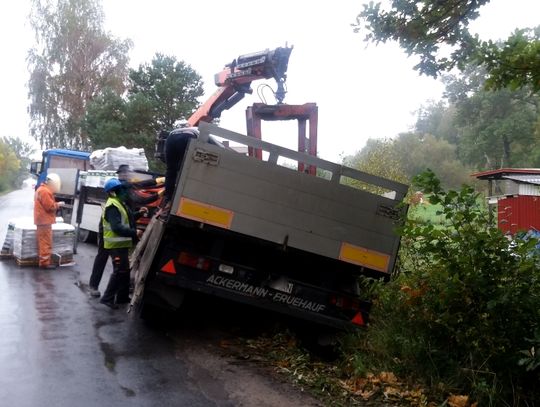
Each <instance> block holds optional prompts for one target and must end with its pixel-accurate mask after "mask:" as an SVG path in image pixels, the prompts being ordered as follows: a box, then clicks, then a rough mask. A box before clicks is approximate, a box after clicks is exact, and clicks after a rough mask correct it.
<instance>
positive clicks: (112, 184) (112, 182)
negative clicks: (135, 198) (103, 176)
mask: <svg viewBox="0 0 540 407" xmlns="http://www.w3.org/2000/svg"><path fill="white" fill-rule="evenodd" d="M121 186H122V182H120V180H119V179H118V178H111V179H109V180H107V182H105V185H104V186H103V189H105V192H107V193H109V192H111V191H114V190H115V189H118V188H119V187H121Z"/></svg>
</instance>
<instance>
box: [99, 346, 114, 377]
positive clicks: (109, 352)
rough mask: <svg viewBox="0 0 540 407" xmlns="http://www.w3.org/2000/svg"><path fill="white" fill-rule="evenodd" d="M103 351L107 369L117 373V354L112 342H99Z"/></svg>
mask: <svg viewBox="0 0 540 407" xmlns="http://www.w3.org/2000/svg"><path fill="white" fill-rule="evenodd" d="M99 347H100V348H101V352H103V357H104V364H105V367H106V368H107V370H108V371H109V372H111V373H115V374H116V370H115V369H116V354H115V352H114V350H113V347H112V345H111V344H109V343H107V342H102V341H100V342H99Z"/></svg>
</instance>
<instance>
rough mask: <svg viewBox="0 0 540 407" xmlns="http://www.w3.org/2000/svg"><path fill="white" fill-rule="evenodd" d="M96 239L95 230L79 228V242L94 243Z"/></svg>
mask: <svg viewBox="0 0 540 407" xmlns="http://www.w3.org/2000/svg"><path fill="white" fill-rule="evenodd" d="M96 239H97V234H96V232H92V231H91V230H87V229H80V230H79V242H83V243H94V242H95V241H96Z"/></svg>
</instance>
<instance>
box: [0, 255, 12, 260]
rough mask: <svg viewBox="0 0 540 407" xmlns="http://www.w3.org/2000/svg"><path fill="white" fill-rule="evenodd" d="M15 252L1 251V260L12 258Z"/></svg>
mask: <svg viewBox="0 0 540 407" xmlns="http://www.w3.org/2000/svg"><path fill="white" fill-rule="evenodd" d="M12 258H13V254H12V253H0V260H7V259H12Z"/></svg>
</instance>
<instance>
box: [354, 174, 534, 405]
mask: <svg viewBox="0 0 540 407" xmlns="http://www.w3.org/2000/svg"><path fill="white" fill-rule="evenodd" d="M415 183H416V184H417V185H418V186H419V187H420V189H421V190H423V192H424V193H425V194H429V201H430V203H431V204H434V205H439V206H440V208H441V209H440V212H441V213H440V214H441V215H442V216H444V218H445V219H446V222H445V225H444V226H441V225H433V224H431V223H430V222H418V221H414V220H410V221H407V222H406V223H405V225H404V226H403V228H402V230H401V233H402V237H403V240H402V249H401V253H400V270H399V271H400V273H399V275H398V277H397V278H395V279H394V280H393V281H392V282H390V283H388V284H380V285H379V286H378V290H377V298H376V300H375V303H374V307H373V312H372V322H371V325H370V327H369V328H368V330H367V331H366V332H365V334H364V335H365V336H363V337H362V338H361V339H362V340H363V345H364V347H365V348H364V351H363V352H364V355H365V359H366V360H368V361H369V363H370V364H371V366H374V367H379V368H385V369H388V368H391V369H393V370H394V371H395V372H396V373H400V374H402V375H413V376H414V377H415V378H416V379H421V380H423V381H424V382H425V384H426V385H428V386H430V387H431V388H432V389H433V390H442V391H444V392H447V393H450V392H454V393H455V392H466V393H467V394H470V395H471V396H472V397H473V398H475V399H476V400H478V401H479V402H480V405H522V404H523V405H525V404H529V405H531V404H535V402H540V386H538V384H539V383H540V358H539V356H538V354H537V352H538V351H539V349H538V347H539V345H540V272H539V268H538V264H539V262H538V256H537V254H536V252H535V250H534V246H535V243H537V241H534V239H530V240H529V241H525V240H516V241H514V242H513V244H510V242H509V240H508V239H507V238H506V237H505V236H504V235H503V234H502V233H501V232H500V231H499V230H498V229H497V228H496V227H494V226H493V225H491V224H490V222H489V219H488V214H487V212H486V211H485V209H484V208H482V206H481V205H479V203H478V202H479V200H478V194H476V193H475V192H474V190H473V189H472V188H471V187H469V186H463V187H462V189H461V190H460V191H453V190H450V191H444V190H443V189H442V188H441V186H440V182H439V180H438V179H437V178H436V176H435V175H434V174H433V172H431V171H427V172H425V173H422V174H420V175H419V176H417V177H416V178H415Z"/></svg>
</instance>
